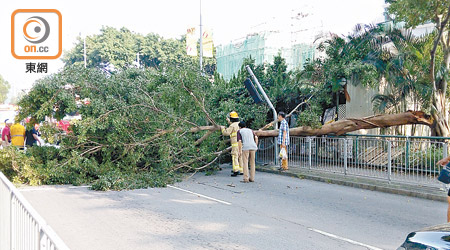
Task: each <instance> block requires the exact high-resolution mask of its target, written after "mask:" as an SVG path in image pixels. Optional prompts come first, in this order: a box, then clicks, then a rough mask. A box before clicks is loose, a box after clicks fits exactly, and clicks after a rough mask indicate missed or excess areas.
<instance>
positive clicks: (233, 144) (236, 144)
mask: <svg viewBox="0 0 450 250" xmlns="http://www.w3.org/2000/svg"><path fill="white" fill-rule="evenodd" d="M237 146H239V144H238V143H237V142H235V143H231V147H233V148H235V147H237Z"/></svg>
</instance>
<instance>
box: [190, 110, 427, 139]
mask: <svg viewBox="0 0 450 250" xmlns="http://www.w3.org/2000/svg"><path fill="white" fill-rule="evenodd" d="M270 124H272V123H270ZM408 124H422V125H426V126H429V127H431V126H432V125H433V119H432V117H431V116H430V115H427V114H425V113H424V112H422V111H407V112H403V113H400V114H385V115H374V116H369V117H364V118H347V119H345V120H340V121H337V122H332V123H329V124H325V125H323V126H322V127H321V128H311V127H308V126H304V127H296V128H291V129H290V130H289V134H290V135H293V136H322V135H343V134H345V133H349V132H353V131H357V130H360V129H373V128H387V127H392V126H400V125H408ZM265 127H266V126H265ZM265 127H264V128H265ZM219 129H220V127H218V126H202V127H194V128H191V130H190V131H191V132H193V133H195V132H199V131H203V130H207V131H217V130H219ZM255 134H256V135H257V136H259V137H273V136H278V130H262V129H260V130H255Z"/></svg>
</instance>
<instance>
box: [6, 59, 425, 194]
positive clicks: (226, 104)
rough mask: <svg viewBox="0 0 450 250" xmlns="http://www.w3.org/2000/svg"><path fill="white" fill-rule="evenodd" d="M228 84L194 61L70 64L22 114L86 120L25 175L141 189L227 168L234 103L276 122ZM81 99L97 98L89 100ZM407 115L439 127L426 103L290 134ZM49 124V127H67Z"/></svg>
mask: <svg viewBox="0 0 450 250" xmlns="http://www.w3.org/2000/svg"><path fill="white" fill-rule="evenodd" d="M223 90H227V91H230V93H234V92H235V90H233V89H232V88H229V86H227V85H218V84H217V85H211V84H210V82H209V81H208V80H207V78H205V77H202V76H201V74H199V73H198V72H196V71H194V70H188V69H183V70H182V69H178V68H165V69H164V70H160V71H155V70H145V71H142V70H138V69H128V70H125V71H123V72H118V73H115V74H113V75H105V74H104V73H103V72H101V71H99V70H96V69H84V68H76V67H73V68H71V67H69V68H65V69H64V70H63V71H62V72H60V73H57V74H53V75H51V76H49V77H47V78H44V79H41V80H39V81H38V82H36V83H35V85H34V86H33V88H32V89H31V90H30V92H29V93H28V94H27V95H25V96H24V97H23V98H22V99H21V101H20V103H19V105H20V107H21V110H20V114H19V116H20V117H19V118H22V119H23V118H25V117H28V116H32V117H33V118H34V119H36V120H37V121H38V122H41V121H44V120H45V119H46V117H48V116H53V117H54V118H56V119H62V118H63V117H64V116H65V115H66V114H68V113H73V112H79V113H80V115H81V117H82V119H81V120H78V121H74V122H73V123H72V124H71V127H70V129H69V131H70V132H69V133H67V134H65V135H64V136H62V138H60V139H59V141H60V146H61V147H60V148H59V149H53V148H49V147H42V148H41V147H33V148H31V149H30V151H27V153H29V154H31V155H32V157H33V159H32V160H30V161H29V162H31V163H30V164H29V165H30V167H29V168H26V169H25V170H26V171H28V170H30V171H31V173H28V172H26V173H23V174H20V173H19V174H18V176H23V178H22V177H21V178H19V179H20V182H23V183H31V182H32V181H31V180H29V178H28V176H36V180H34V179H33V181H35V182H39V183H42V184H68V183H72V184H87V183H90V184H92V187H93V188H94V189H101V190H107V189H132V188H141V187H149V186H153V187H154V186H164V185H166V184H167V183H171V182H173V181H175V180H176V179H177V178H178V177H177V176H178V174H179V173H180V172H181V173H182V172H190V173H195V172H197V171H200V170H201V171H208V170H212V169H214V168H217V165H216V164H215V163H216V162H218V161H219V159H220V158H221V156H223V155H226V154H227V153H228V152H229V151H230V150H231V148H230V145H229V138H226V137H222V136H221V135H220V132H219V131H220V128H221V126H220V124H221V122H220V121H222V122H223V121H224V120H225V117H226V114H227V113H228V112H230V110H233V109H237V111H239V115H240V116H241V117H242V118H243V119H244V120H246V121H251V122H249V123H250V126H251V127H257V128H258V127H259V128H262V127H268V126H264V124H266V123H267V121H266V120H265V117H266V115H267V112H269V110H267V109H266V107H265V106H252V108H248V107H249V105H251V103H247V102H244V101H243V100H249V97H245V96H241V97H240V98H241V99H240V101H241V103H240V105H241V106H239V105H237V104H236V103H234V102H235V101H234V100H235V99H236V100H239V99H238V98H236V97H235V96H234V95H232V97H231V98H233V99H231V101H230V100H228V99H227V98H229V97H228V94H226V93H225V94H226V95H225V94H223V93H222V92H221V91H223ZM311 97H312V95H310V96H309V98H308V99H305V101H304V102H302V103H300V104H297V105H292V109H291V112H290V113H289V114H288V115H291V114H293V113H295V112H297V113H298V112H299V111H298V110H299V108H300V107H301V106H302V105H303V104H305V103H306V104H307V105H310V103H309V102H308V101H310V100H311ZM245 98H247V99H245ZM315 98H316V97H315ZM81 100H89V102H87V103H89V104H80V103H82V102H81ZM227 100H228V101H227ZM244 104H245V105H244ZM305 112H308V111H304V112H303V113H305ZM255 121H257V122H255ZM271 124H273V122H272V123H271ZM405 124H424V125H427V126H431V125H432V124H433V121H432V119H431V118H430V116H428V115H426V114H425V113H423V112H413V111H409V112H405V113H401V114H396V115H378V116H372V117H366V118H355V119H347V120H342V121H338V122H334V123H331V124H327V125H324V126H322V127H321V128H313V127H308V126H304V127H297V128H292V129H291V131H290V134H291V135H316V136H320V135H325V134H336V135H340V134H344V133H347V132H351V131H356V130H359V129H370V128H376V127H389V126H397V125H405ZM44 127H50V125H48V126H42V129H43V128H44ZM48 129H49V130H48V131H49V133H47V134H49V135H54V134H55V133H56V132H58V131H56V132H54V133H53V132H51V130H50V128H48ZM54 129H56V127H54ZM56 130H57V129H56ZM256 134H257V135H258V136H260V137H268V136H277V135H278V131H276V130H267V131H265V130H262V129H261V130H258V131H256ZM11 154H13V152H11ZM30 159H31V158H30ZM8 164H9V163H8ZM8 164H6V165H5V166H7V165H8ZM8 166H9V165H8ZM13 177H14V176H13Z"/></svg>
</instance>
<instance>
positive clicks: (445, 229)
mask: <svg viewBox="0 0 450 250" xmlns="http://www.w3.org/2000/svg"><path fill="white" fill-rule="evenodd" d="M419 249H420V250H421V249H424V250H444V249H450V223H446V224H442V225H437V226H432V227H427V228H424V229H422V230H419V231H417V232H412V233H410V234H408V236H407V237H406V240H405V242H403V244H402V245H401V246H400V247H399V248H397V250H419Z"/></svg>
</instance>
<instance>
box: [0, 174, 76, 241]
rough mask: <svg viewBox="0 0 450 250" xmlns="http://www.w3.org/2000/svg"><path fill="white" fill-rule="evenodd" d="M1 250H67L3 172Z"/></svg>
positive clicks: (0, 203)
mask: <svg viewBox="0 0 450 250" xmlns="http://www.w3.org/2000/svg"><path fill="white" fill-rule="evenodd" d="M0 249H10V250H68V249H69V248H68V247H67V246H66V245H65V244H64V242H63V241H62V240H61V239H60V238H59V237H58V235H56V233H55V232H54V231H53V230H52V229H51V228H50V226H49V225H47V223H46V222H45V221H44V219H43V218H42V217H41V216H40V215H39V214H38V213H37V212H36V210H34V208H33V207H32V206H31V205H30V203H28V201H27V200H26V199H25V198H24V197H23V196H22V194H21V193H20V192H19V191H18V190H17V188H16V187H14V185H13V184H12V183H11V182H10V181H9V180H8V178H6V176H5V175H4V174H3V173H2V172H0Z"/></svg>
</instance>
